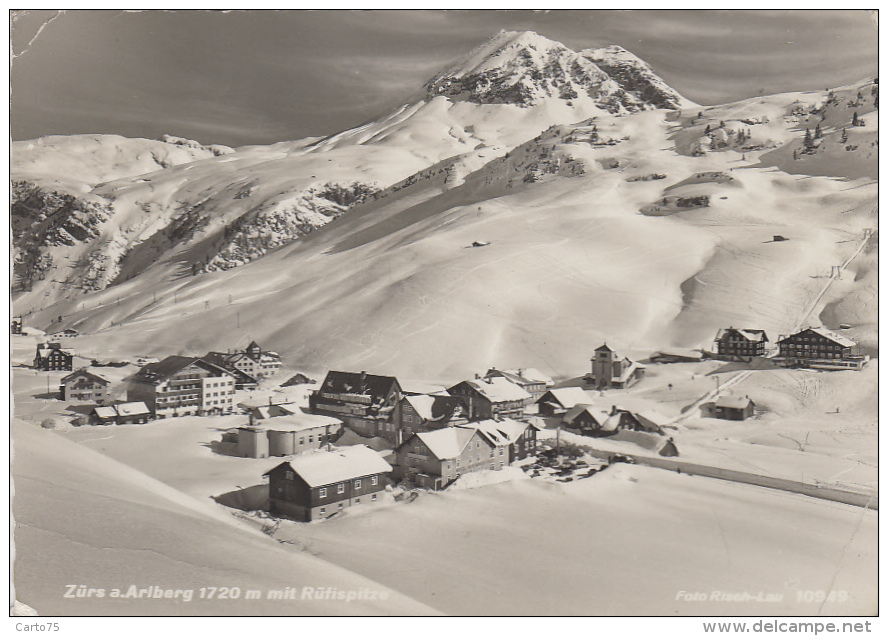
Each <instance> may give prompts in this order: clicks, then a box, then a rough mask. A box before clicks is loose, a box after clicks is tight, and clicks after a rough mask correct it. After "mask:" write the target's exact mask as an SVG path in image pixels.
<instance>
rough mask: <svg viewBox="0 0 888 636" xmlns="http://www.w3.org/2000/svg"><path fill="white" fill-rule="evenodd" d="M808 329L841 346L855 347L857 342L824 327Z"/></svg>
mask: <svg viewBox="0 0 888 636" xmlns="http://www.w3.org/2000/svg"><path fill="white" fill-rule="evenodd" d="M808 331H813V332H814V333H816V334H818V335H821V336H823V337H824V338H828V339H829V340H832V341H833V342H835V343H836V344H838V345H842V346H843V347H855V346H857V343H856V342H854V341H853V340H851V339H850V338H846V337H845V336H840V335H839V334H837V333H836V332H834V331H830V330H829V329H827V328H826V327H816V328H814V329H809V330H808Z"/></svg>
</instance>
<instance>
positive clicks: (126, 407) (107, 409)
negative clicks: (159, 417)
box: [93, 402, 151, 420]
mask: <svg viewBox="0 0 888 636" xmlns="http://www.w3.org/2000/svg"><path fill="white" fill-rule="evenodd" d="M93 412H94V413H95V414H96V415H97V416H98V417H100V418H102V419H103V420H106V419H109V418H112V417H116V416H118V415H150V414H151V410H150V409H149V408H148V407H147V406H145V403H144V402H124V403H122V404H111V405H109V406H97V407H96V408H95V409H93Z"/></svg>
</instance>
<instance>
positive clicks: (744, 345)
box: [715, 327, 768, 359]
mask: <svg viewBox="0 0 888 636" xmlns="http://www.w3.org/2000/svg"><path fill="white" fill-rule="evenodd" d="M767 342H768V334H766V333H765V331H764V329H735V328H734V327H728V328H727V329H722V330H720V331H719V332H718V335H717V336H716V337H715V348H716V353H717V354H718V355H720V356H725V357H729V358H741V359H742V358H753V357H756V356H764V355H765V353H767V351H766V349H765V347H766V345H767Z"/></svg>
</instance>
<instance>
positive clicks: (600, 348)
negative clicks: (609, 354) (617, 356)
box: [596, 342, 613, 351]
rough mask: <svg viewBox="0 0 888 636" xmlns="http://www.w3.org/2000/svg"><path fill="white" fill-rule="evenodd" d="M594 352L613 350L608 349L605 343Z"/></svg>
mask: <svg viewBox="0 0 888 636" xmlns="http://www.w3.org/2000/svg"><path fill="white" fill-rule="evenodd" d="M596 351H613V349H611V348H610V347H608V346H607V343H606V342H605V343H604V344H603V345H601V346H600V347H598V348H597V349H596Z"/></svg>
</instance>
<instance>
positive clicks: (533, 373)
mask: <svg viewBox="0 0 888 636" xmlns="http://www.w3.org/2000/svg"><path fill="white" fill-rule="evenodd" d="M507 373H514V374H515V375H517V376H519V377H521V378H524V379H525V380H530V381H531V382H537V383H539V382H542V383H543V384H545V385H546V386H552V385H553V384H555V383H554V382H553V381H552V378H550V377H549V376H548V375H546V374H545V373H543V372H542V371H540V370H539V369H535V368H533V367H527V368H526V369H508V370H507Z"/></svg>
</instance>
